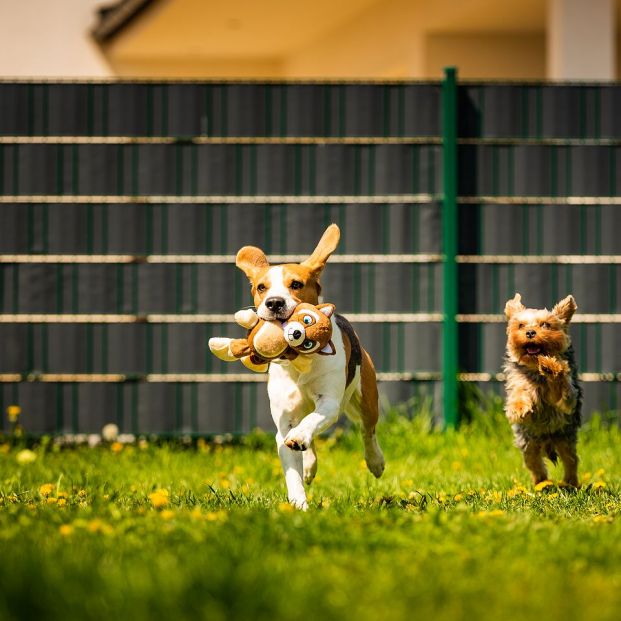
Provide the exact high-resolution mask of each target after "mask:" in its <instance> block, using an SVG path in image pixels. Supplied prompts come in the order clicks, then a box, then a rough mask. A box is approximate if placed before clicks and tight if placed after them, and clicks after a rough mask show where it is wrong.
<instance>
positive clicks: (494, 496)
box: [488, 492, 502, 502]
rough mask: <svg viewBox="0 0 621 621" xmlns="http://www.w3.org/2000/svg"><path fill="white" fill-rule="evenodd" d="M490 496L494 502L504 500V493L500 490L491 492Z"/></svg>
mask: <svg viewBox="0 0 621 621" xmlns="http://www.w3.org/2000/svg"><path fill="white" fill-rule="evenodd" d="M488 498H489V499H490V500H491V501H492V502H500V501H501V500H502V494H501V493H500V492H490V493H489V494H488Z"/></svg>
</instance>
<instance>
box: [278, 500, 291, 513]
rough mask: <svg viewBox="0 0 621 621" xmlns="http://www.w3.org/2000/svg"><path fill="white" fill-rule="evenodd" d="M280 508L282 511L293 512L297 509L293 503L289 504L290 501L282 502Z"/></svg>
mask: <svg viewBox="0 0 621 621" xmlns="http://www.w3.org/2000/svg"><path fill="white" fill-rule="evenodd" d="M278 510H279V511H280V512H281V513H292V512H293V511H295V509H294V507H293V505H292V504H289V503H288V502H281V503H280V504H279V505H278Z"/></svg>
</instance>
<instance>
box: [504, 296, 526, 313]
mask: <svg viewBox="0 0 621 621" xmlns="http://www.w3.org/2000/svg"><path fill="white" fill-rule="evenodd" d="M525 308H526V307H525V306H524V304H522V296H521V295H520V294H519V293H516V294H515V297H514V298H513V299H512V300H509V301H508V302H507V303H506V304H505V315H506V317H507V319H511V317H513V315H515V313H519V312H520V311H523V310H524V309H525Z"/></svg>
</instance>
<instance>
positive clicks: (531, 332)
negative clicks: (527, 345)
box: [526, 330, 537, 339]
mask: <svg viewBox="0 0 621 621" xmlns="http://www.w3.org/2000/svg"><path fill="white" fill-rule="evenodd" d="M536 336H537V333H536V332H535V331H534V330H528V331H527V332H526V338H528V339H534V338H535V337H536Z"/></svg>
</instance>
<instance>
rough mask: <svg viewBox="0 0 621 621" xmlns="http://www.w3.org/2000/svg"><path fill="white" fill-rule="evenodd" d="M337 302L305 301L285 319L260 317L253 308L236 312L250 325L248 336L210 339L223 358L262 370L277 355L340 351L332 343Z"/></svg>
mask: <svg viewBox="0 0 621 621" xmlns="http://www.w3.org/2000/svg"><path fill="white" fill-rule="evenodd" d="M334 309H335V307H334V304H319V305H317V306H314V305H313V304H307V303H301V304H298V305H297V306H296V308H295V309H294V311H293V314H292V315H291V317H289V319H288V320H287V321H285V322H283V323H281V322H280V321H278V320H273V321H265V320H263V319H259V317H258V316H257V314H256V312H255V311H254V310H252V309H246V310H241V311H238V312H237V313H235V321H236V322H237V323H238V324H239V325H240V326H243V327H244V328H247V329H248V335H247V336H246V338H245V339H229V338H220V337H215V338H211V339H209V349H210V350H211V352H212V353H213V354H214V355H215V356H217V357H218V358H220V360H226V361H229V362H230V361H233V360H241V362H242V364H243V365H244V366H246V367H248V368H249V369H251V370H253V371H256V372H258V373H264V372H265V371H267V368H268V366H269V362H270V361H271V360H274V359H276V358H286V359H289V360H292V359H295V358H296V357H297V356H298V354H304V355H308V354H314V353H317V354H320V355H323V356H331V355H334V354H335V353H336V349H335V347H334V343H332V340H331V339H332V322H331V320H330V317H331V316H332V314H333V313H334Z"/></svg>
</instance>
